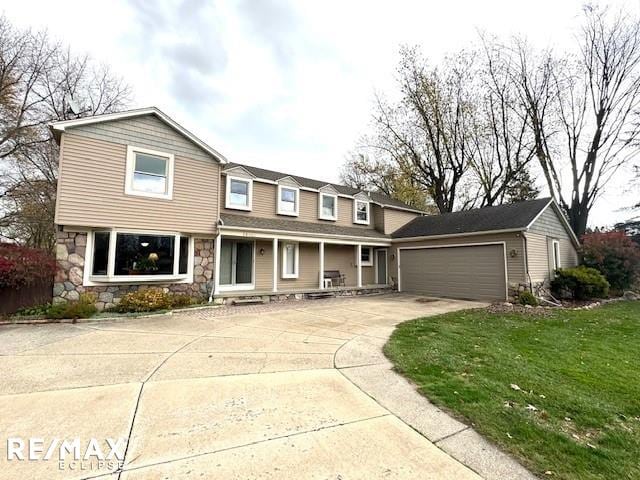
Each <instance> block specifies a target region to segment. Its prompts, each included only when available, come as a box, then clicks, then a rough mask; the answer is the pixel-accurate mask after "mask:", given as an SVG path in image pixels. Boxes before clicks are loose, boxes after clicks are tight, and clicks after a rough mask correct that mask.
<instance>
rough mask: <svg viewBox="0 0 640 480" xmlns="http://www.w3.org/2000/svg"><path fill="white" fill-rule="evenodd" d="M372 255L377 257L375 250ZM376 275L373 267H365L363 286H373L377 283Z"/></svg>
mask: <svg viewBox="0 0 640 480" xmlns="http://www.w3.org/2000/svg"><path fill="white" fill-rule="evenodd" d="M371 253H372V254H374V255H375V250H373V251H372V252H371ZM356 273H357V272H356ZM375 273H376V269H375V267H374V266H373V265H371V266H370V267H365V266H363V267H362V285H373V284H374V283H376V280H375ZM357 281H358V279H357V278H356V282H357Z"/></svg>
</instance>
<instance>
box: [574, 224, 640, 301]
mask: <svg viewBox="0 0 640 480" xmlns="http://www.w3.org/2000/svg"><path fill="white" fill-rule="evenodd" d="M582 242H583V246H582V257H583V263H584V265H586V266H587V267H592V268H595V269H597V270H598V271H600V272H601V273H602V274H603V275H604V276H605V278H606V279H607V281H608V282H609V285H610V286H611V289H612V290H614V291H616V292H622V291H624V290H627V289H629V288H631V287H632V286H633V284H634V282H636V281H637V280H638V279H639V278H638V277H640V246H638V245H637V244H636V243H635V242H634V241H633V240H632V239H631V237H629V236H627V235H626V234H625V233H624V232H622V231H619V232H602V233H601V232H596V233H589V234H587V235H585V236H584V237H582Z"/></svg>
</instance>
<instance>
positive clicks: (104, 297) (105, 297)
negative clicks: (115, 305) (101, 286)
mask: <svg viewBox="0 0 640 480" xmlns="http://www.w3.org/2000/svg"><path fill="white" fill-rule="evenodd" d="M98 300H100V301H101V302H104V303H112V302H113V293H111V292H102V293H101V294H100V295H98Z"/></svg>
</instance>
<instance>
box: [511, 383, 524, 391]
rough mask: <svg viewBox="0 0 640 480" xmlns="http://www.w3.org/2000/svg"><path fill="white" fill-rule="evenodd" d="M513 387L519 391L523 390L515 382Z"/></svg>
mask: <svg viewBox="0 0 640 480" xmlns="http://www.w3.org/2000/svg"><path fill="white" fill-rule="evenodd" d="M511 388H512V389H513V390H515V391H516V392H519V391H520V390H522V389H521V388H520V387H519V386H518V385H516V384H515V383H512V384H511Z"/></svg>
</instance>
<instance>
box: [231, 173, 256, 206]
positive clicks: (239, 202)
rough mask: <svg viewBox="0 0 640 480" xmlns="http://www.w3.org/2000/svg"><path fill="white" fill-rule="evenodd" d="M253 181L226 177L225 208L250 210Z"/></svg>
mask: <svg viewBox="0 0 640 480" xmlns="http://www.w3.org/2000/svg"><path fill="white" fill-rule="evenodd" d="M252 190H253V180H251V179H248V178H243V177H234V176H231V175H227V192H226V205H225V206H226V207H227V208H232V209H234V210H247V211H249V210H251V202H252V198H251V197H252Z"/></svg>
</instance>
